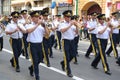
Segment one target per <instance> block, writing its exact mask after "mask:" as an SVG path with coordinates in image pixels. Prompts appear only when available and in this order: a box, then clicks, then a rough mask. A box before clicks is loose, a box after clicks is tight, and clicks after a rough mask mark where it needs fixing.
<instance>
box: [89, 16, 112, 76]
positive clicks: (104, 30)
mask: <svg viewBox="0 0 120 80" xmlns="http://www.w3.org/2000/svg"><path fill="white" fill-rule="evenodd" d="M104 16H105V15H104V14H100V15H98V16H97V18H98V22H99V24H98V27H97V34H96V37H97V44H98V53H97V54H96V56H95V58H94V60H93V61H92V63H91V66H92V67H93V68H94V69H98V68H97V65H98V63H99V62H100V59H101V61H102V65H103V69H104V72H105V73H106V74H108V75H111V73H110V69H109V65H108V63H107V59H106V54H105V50H106V47H107V42H108V38H109V35H110V33H111V28H110V27H109V23H108V24H107V25H106V24H105V22H104V18H105V17H104Z"/></svg>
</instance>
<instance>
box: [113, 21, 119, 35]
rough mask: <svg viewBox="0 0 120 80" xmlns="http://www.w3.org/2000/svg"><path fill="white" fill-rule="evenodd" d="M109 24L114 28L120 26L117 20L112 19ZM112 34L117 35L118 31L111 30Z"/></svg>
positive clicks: (116, 29)
mask: <svg viewBox="0 0 120 80" xmlns="http://www.w3.org/2000/svg"><path fill="white" fill-rule="evenodd" d="M111 24H112V25H113V26H114V27H118V25H120V24H119V21H118V20H113V19H112V20H111ZM112 33H116V34H119V29H118V28H115V29H113V31H112Z"/></svg>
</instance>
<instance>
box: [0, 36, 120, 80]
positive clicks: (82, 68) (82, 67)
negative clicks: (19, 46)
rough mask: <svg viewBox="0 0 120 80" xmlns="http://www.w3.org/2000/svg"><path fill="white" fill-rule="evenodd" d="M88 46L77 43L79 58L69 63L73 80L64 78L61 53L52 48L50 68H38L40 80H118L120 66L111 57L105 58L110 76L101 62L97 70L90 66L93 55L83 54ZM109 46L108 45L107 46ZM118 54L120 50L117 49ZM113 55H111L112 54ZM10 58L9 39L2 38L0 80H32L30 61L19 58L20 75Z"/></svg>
mask: <svg viewBox="0 0 120 80" xmlns="http://www.w3.org/2000/svg"><path fill="white" fill-rule="evenodd" d="M88 46H89V41H85V40H83V41H80V42H79V48H78V52H79V57H77V58H78V63H79V64H78V65H75V64H73V62H71V69H72V74H73V75H74V77H73V78H69V77H67V76H66V74H65V72H63V71H62V69H61V66H60V61H61V60H62V59H63V53H62V52H60V51H59V50H56V49H54V48H53V52H54V53H53V54H54V58H50V63H51V67H46V65H45V64H43V63H41V64H40V66H39V72H40V80H119V79H120V66H118V65H117V64H116V63H115V61H116V59H115V58H114V57H113V55H112V57H107V61H108V64H109V67H110V70H111V72H112V75H111V76H110V75H106V74H105V73H104V71H103V67H102V64H101V62H100V63H99V65H98V68H99V69H98V70H95V69H93V68H92V67H91V66H90V64H91V62H92V60H93V59H94V56H93V54H91V55H90V57H91V58H90V59H86V58H85V57H84V54H85V52H86V50H87V48H88ZM108 46H109V45H108ZM118 52H119V53H120V48H118ZM112 54H113V53H112ZM11 57H12V49H11V47H10V45H9V37H7V36H5V37H4V49H3V51H2V52H0V80H34V77H31V76H30V75H29V71H28V66H30V65H31V62H30V60H26V59H25V58H24V57H23V56H21V57H20V58H19V60H20V61H19V62H20V70H21V72H20V73H17V72H15V69H14V68H12V67H11V65H10V62H9V60H10V58H11Z"/></svg>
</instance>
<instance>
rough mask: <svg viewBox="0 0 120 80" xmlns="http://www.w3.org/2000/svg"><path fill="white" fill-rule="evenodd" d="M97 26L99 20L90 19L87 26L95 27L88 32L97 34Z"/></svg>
mask: <svg viewBox="0 0 120 80" xmlns="http://www.w3.org/2000/svg"><path fill="white" fill-rule="evenodd" d="M96 27H97V21H96V20H94V21H93V20H90V21H88V22H87V28H95V29H94V30H92V31H89V30H88V33H92V34H96V33H97V31H96Z"/></svg>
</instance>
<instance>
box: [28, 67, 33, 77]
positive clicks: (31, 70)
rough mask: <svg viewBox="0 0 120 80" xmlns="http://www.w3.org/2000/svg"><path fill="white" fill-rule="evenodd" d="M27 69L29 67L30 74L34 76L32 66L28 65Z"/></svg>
mask: <svg viewBox="0 0 120 80" xmlns="http://www.w3.org/2000/svg"><path fill="white" fill-rule="evenodd" d="M28 69H29V73H30V76H34V75H33V68H32V66H31V67H29V68H28Z"/></svg>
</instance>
